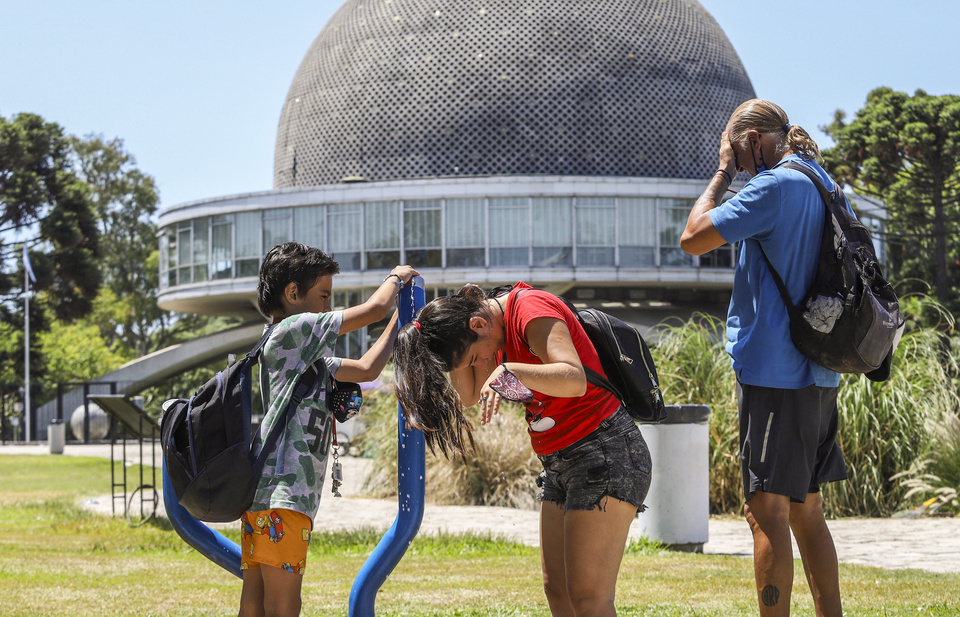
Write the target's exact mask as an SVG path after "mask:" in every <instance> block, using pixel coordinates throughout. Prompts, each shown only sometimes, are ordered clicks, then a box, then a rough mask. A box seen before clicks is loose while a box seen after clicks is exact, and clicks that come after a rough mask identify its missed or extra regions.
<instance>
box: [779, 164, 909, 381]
mask: <svg viewBox="0 0 960 617" xmlns="http://www.w3.org/2000/svg"><path fill="white" fill-rule="evenodd" d="M782 166H783V167H787V168H789V169H794V170H796V171H799V172H801V173H803V174H804V175H806V176H807V177H808V178H810V180H812V181H813V183H814V184H815V185H816V187H817V191H819V193H820V197H821V198H822V199H823V203H824V204H825V206H826V208H827V211H826V216H825V217H824V223H823V238H822V240H821V243H820V256H819V262H818V265H817V274H816V277H815V278H814V281H813V284H812V285H811V287H810V290H809V291H808V292H807V295H806V299H804V300H803V301H802V302H801V304H800V306H795V305H794V304H793V302H792V301H791V300H790V295H789V294H788V293H787V288H786V286H785V285H784V283H783V279H781V278H780V275H779V274H778V273H777V271H776V270H775V269H774V267H773V265H772V264H771V263H770V260H769V259H767V256H766V254H765V253H764V254H763V258H764V259H765V260H766V262H767V266H769V268H770V272H771V273H772V274H773V280H774V281H775V282H776V284H777V288H778V289H779V290H780V296H781V298H783V302H784V304H786V305H787V312H788V313H789V315H790V338H791V339H792V340H793V344H794V345H795V346H796V348H797V350H798V351H800V353H802V354H803V355H804V356H806V357H808V358H810V359H811V360H813V361H814V362H816V363H817V364H819V365H821V366H824V367H826V368H828V369H831V370H834V371H837V372H838V373H864V374H866V376H867V377H868V378H869V379H872V380H874V381H884V380H886V379H887V377H889V375H890V362H891V359H892V357H893V350H894V347H895V343H896V341H897V340H898V338H899V335H900V333H901V329H902V327H903V324H904V321H905V320H904V317H903V315H902V314H901V313H900V302H899V301H898V299H897V295H896V293H894V291H893V287H892V286H891V285H890V283H888V282H887V280H886V279H884V278H883V275H882V273H881V268H880V264H879V262H878V261H877V255H876V252H875V250H874V246H873V242H872V240H871V239H870V232H869V231H868V230H867V228H866V227H865V226H864V225H863V223H861V222H860V221H859V220H858V219H857V217H856V216H854V215H853V214H851V213H850V211H849V210H847V207H846V197H844V195H843V192H842V191H841V190H840V187H839V186H837V185H836V183H834V185H835V187H834V190H833V191H829V190H827V187H826V186H824V184H823V182H822V181H821V180H820V178H819V177H818V176H817V175H816V174H815V173H814V172H813V171H812V170H810V169H809V168H808V167H806V166H805V165H801V164H799V163H795V162H792V161H787V162H785V163H783V164H782ZM762 250H763V249H762V247H761V252H762Z"/></svg>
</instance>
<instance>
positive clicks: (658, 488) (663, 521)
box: [637, 405, 710, 553]
mask: <svg viewBox="0 0 960 617" xmlns="http://www.w3.org/2000/svg"><path fill="white" fill-rule="evenodd" d="M709 419H710V407H709V406H708V405H668V406H667V414H666V419H664V420H663V422H661V423H660V424H643V423H641V424H640V432H641V433H642V434H643V438H644V440H645V441H646V442H647V447H649V448H650V457H651V458H652V459H653V477H652V478H651V482H650V490H649V492H648V493H647V498H646V499H645V500H644V503H645V504H646V505H647V509H646V511H644V512H643V513H641V514H640V515H639V517H638V519H637V520H638V522H639V523H640V525H641V529H642V533H643V535H645V536H646V537H648V538H650V539H651V540H655V541H657V542H660V543H662V544H666V545H668V546H669V547H671V548H673V549H676V550H681V551H688V552H695V553H701V552H703V545H704V544H706V542H707V540H708V536H709V523H710V442H709V438H710V428H709V424H708V422H709Z"/></svg>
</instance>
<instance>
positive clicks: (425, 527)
mask: <svg viewBox="0 0 960 617" xmlns="http://www.w3.org/2000/svg"><path fill="white" fill-rule="evenodd" d="M4 454H36V455H49V449H48V448H47V446H46V445H28V446H0V455H4ZM64 454H66V455H68V456H103V457H106V458H110V446H109V445H90V446H83V445H71V444H68V445H67V446H66V448H65V449H64ZM114 456H115V457H117V458H119V457H120V456H121V454H120V448H119V446H118V447H117V448H116V449H115V451H114ZM138 456H139V450H138V448H137V447H136V446H129V445H128V447H127V458H128V459H129V460H130V462H131V463H134V464H136V463H137V462H138V461H137V457H138ZM144 458H145V459H146V462H147V463H149V462H150V453H149V449H146V450H145V451H144ZM157 460H160V457H159V454H158V457H157ZM340 460H341V462H342V463H343V471H344V484H343V486H342V487H341V491H340V492H341V493H342V494H343V497H342V498H335V497H333V496H332V495H331V494H330V493H329V490H328V492H327V494H325V495H324V496H323V500H322V501H321V505H320V511H319V513H318V515H317V518H318V526H321V525H322V527H323V528H324V529H331V530H336V529H351V528H356V527H359V526H372V527H377V528H382V529H386V528H388V527H389V526H390V525H392V524H393V521H394V519H395V518H396V515H397V501H396V500H395V499H369V498H365V497H362V496H360V495H359V494H358V491H359V488H360V486H361V485H362V482H363V479H364V478H365V477H366V469H367V465H368V464H369V461H366V460H364V459H358V458H355V457H351V456H344V457H341V458H340ZM84 506H85V507H88V508H90V509H93V510H96V511H99V512H102V513H106V514H109V513H110V512H111V501H110V495H109V494H105V495H99V496H91V497H90V498H88V499H86V500H85V501H84ZM161 509H162V504H161ZM319 521H322V522H319ZM420 530H421V533H436V532H438V531H447V532H454V533H456V532H463V531H475V532H491V533H494V534H501V535H504V536H507V537H510V538H513V539H515V540H517V541H520V542H523V543H524V544H528V545H531V546H536V545H537V544H538V542H539V540H538V516H537V513H536V512H535V511H532V510H516V509H513V508H498V507H488V506H435V505H427V507H426V510H425V512H424V516H423V522H422V524H421V526H420ZM830 531H831V532H832V533H833V537H834V542H835V543H836V545H837V553H838V554H839V557H840V561H841V562H843V563H852V564H860V565H867V566H874V567H880V568H889V569H899V568H920V569H923V570H927V571H930V572H960V518H916V519H908V518H888V519H854V518H849V519H837V520H832V521H830ZM631 536H633V537H637V536H639V525H637V524H635V525H634V527H633V528H632V529H631ZM704 553H708V554H715V555H740V556H744V557H749V556H751V555H752V554H753V540H752V538H751V536H750V531H749V529H748V528H747V524H746V523H745V522H744V521H743V520H741V519H738V518H711V519H710V521H709V541H708V542H707V543H706V544H705V545H704ZM794 553H795V555H796V557H797V558H799V553H797V552H796V547H794Z"/></svg>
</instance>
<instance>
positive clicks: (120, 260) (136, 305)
mask: <svg viewBox="0 0 960 617" xmlns="http://www.w3.org/2000/svg"><path fill="white" fill-rule="evenodd" d="M69 142H70V145H71V148H72V154H73V158H74V160H75V161H76V168H77V175H78V176H79V177H80V179H81V180H83V181H84V182H85V183H86V185H87V187H88V193H89V196H90V201H91V203H92V204H93V207H94V210H95V211H96V214H97V224H98V226H99V228H100V233H101V235H102V237H103V241H104V243H105V245H107V246H109V247H110V250H109V251H105V252H104V256H103V259H102V261H101V268H102V272H103V280H104V286H105V288H106V289H108V290H109V291H110V294H111V297H112V298H114V300H115V302H116V303H117V307H116V309H117V310H116V311H115V312H114V315H115V317H116V319H113V320H108V321H104V322H102V323H101V334H102V336H103V337H104V339H105V340H106V341H107V343H108V344H110V345H112V344H113V343H114V342H120V343H121V344H122V345H124V346H125V347H126V348H127V349H128V350H129V351H130V352H131V353H132V354H133V356H134V357H136V356H141V355H144V354H147V353H150V352H151V351H154V350H155V349H156V348H157V347H156V346H157V345H161V344H163V341H164V340H165V338H166V337H165V336H164V333H165V332H166V331H167V330H168V328H169V322H170V320H171V314H170V313H168V312H166V311H163V310H161V309H159V308H158V307H157V288H158V285H159V274H158V255H157V251H158V248H157V242H156V235H157V226H156V223H155V222H154V221H153V216H154V214H155V213H156V211H157V206H158V204H159V202H160V197H159V193H158V191H157V186H156V183H155V182H154V179H153V178H152V177H151V176H149V175H147V174H145V173H144V172H142V171H141V170H140V169H138V168H137V166H136V159H135V158H134V157H133V155H132V154H130V153H128V152H126V151H125V150H124V147H123V141H122V140H120V139H112V140H106V139H104V137H103V136H102V135H87V136H85V137H83V138H78V137H71V138H70V139H69Z"/></svg>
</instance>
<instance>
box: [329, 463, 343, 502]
mask: <svg viewBox="0 0 960 617" xmlns="http://www.w3.org/2000/svg"><path fill="white" fill-rule="evenodd" d="M330 479H331V480H332V483H331V484H332V488H331V491H332V492H333V496H334V497H343V495H341V494H340V487H341V486H343V465H341V464H340V461H338V460H336V459H334V461H333V471H331V472H330Z"/></svg>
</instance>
